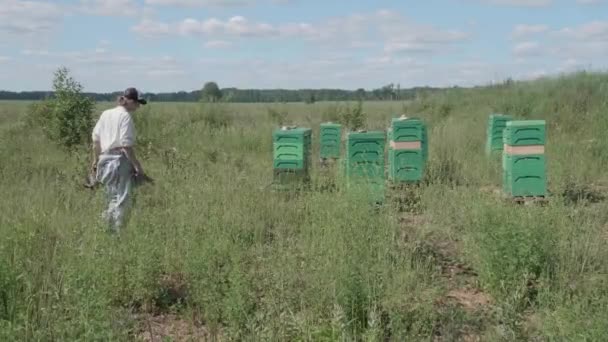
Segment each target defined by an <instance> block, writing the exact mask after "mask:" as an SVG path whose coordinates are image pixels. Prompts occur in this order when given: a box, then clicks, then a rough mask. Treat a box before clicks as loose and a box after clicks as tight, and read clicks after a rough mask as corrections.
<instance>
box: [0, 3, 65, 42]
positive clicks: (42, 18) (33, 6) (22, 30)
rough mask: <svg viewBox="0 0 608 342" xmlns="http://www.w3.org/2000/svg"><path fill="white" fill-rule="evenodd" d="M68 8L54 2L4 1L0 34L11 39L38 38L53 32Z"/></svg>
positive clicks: (1, 5)
mask: <svg viewBox="0 0 608 342" xmlns="http://www.w3.org/2000/svg"><path fill="white" fill-rule="evenodd" d="M66 14H69V11H68V9H67V8H65V7H63V6H61V5H59V4H57V3H52V2H42V1H20V0H2V2H1V3H0V34H6V35H8V36H11V37H15V36H21V35H30V36H37V35H40V34H46V33H49V32H50V31H52V30H53V29H54V28H55V27H56V26H57V25H59V24H60V23H61V21H62V19H63V16H64V15H66Z"/></svg>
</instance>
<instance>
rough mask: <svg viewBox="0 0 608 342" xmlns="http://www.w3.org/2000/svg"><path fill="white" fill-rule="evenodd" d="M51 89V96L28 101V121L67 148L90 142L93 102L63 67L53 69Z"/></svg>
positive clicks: (92, 123) (92, 124)
mask: <svg viewBox="0 0 608 342" xmlns="http://www.w3.org/2000/svg"><path fill="white" fill-rule="evenodd" d="M53 90H54V95H53V96H52V97H50V98H47V99H45V100H44V101H42V102H40V103H36V104H34V105H32V107H31V108H30V113H29V122H30V123H31V124H34V125H36V126H39V127H41V128H42V130H43V132H44V133H45V135H46V136H47V137H48V138H49V139H50V140H52V141H54V142H56V143H57V144H59V145H61V146H63V147H65V148H67V149H72V148H74V147H77V146H80V145H84V144H87V145H88V144H90V142H91V132H92V130H93V126H94V121H93V117H92V112H93V107H94V105H95V102H94V101H93V100H92V99H91V98H88V97H86V96H84V95H83V94H82V85H80V83H78V82H77V81H75V80H74V79H73V78H72V77H71V76H69V71H68V69H67V68H65V67H62V68H59V69H58V70H57V71H55V78H54V80H53Z"/></svg>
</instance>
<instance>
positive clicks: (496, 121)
mask: <svg viewBox="0 0 608 342" xmlns="http://www.w3.org/2000/svg"><path fill="white" fill-rule="evenodd" d="M511 120H513V117H512V116H511V115H504V114H490V116H489V118H488V126H487V130H486V136H487V142H486V153H487V154H492V152H494V151H502V149H503V130H504V129H505V128H506V127H507V122H509V121H511Z"/></svg>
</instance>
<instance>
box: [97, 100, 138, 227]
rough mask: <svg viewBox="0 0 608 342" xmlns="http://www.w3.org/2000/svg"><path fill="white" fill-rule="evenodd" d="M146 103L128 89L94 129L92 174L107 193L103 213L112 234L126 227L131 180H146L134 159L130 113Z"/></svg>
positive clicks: (102, 116) (133, 139) (133, 129)
mask: <svg viewBox="0 0 608 342" xmlns="http://www.w3.org/2000/svg"><path fill="white" fill-rule="evenodd" d="M146 103H147V101H146V100H145V99H143V98H142V96H141V94H140V92H139V91H138V90H137V89H135V88H127V89H126V90H125V91H124V93H123V94H122V95H121V96H120V97H119V98H118V105H117V106H116V107H114V108H112V109H108V110H106V111H104V112H103V113H102V114H101V116H100V117H99V120H98V121H97V124H96V125H95V128H94V129H93V135H92V136H93V155H94V158H93V163H92V165H91V170H92V173H93V174H95V178H96V181H98V182H99V183H101V184H103V185H104V187H105V191H106V196H107V198H106V201H107V209H106V210H105V211H104V213H103V214H102V217H103V218H104V220H105V221H106V222H107V223H108V224H109V228H110V230H111V231H113V232H115V233H118V232H120V229H121V228H122V227H123V226H124V225H125V223H126V219H127V216H128V211H129V209H130V204H131V203H130V200H131V189H132V181H133V177H134V176H135V178H136V179H145V178H146V176H145V174H144V170H143V168H142V166H141V164H140V163H139V161H138V160H137V157H136V156H135V151H134V149H133V147H134V145H135V125H134V122H133V118H132V117H131V114H132V113H134V112H135V111H136V110H137V109H138V108H139V106H140V105H145V104H146Z"/></svg>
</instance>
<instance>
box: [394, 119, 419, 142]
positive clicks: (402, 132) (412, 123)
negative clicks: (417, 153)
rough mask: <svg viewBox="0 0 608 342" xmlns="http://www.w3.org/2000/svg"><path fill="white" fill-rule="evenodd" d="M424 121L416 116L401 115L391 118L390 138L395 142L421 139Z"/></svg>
mask: <svg viewBox="0 0 608 342" xmlns="http://www.w3.org/2000/svg"><path fill="white" fill-rule="evenodd" d="M423 127H424V123H423V122H422V120H420V119H418V118H408V117H405V116H401V117H399V118H393V119H392V120H391V128H392V131H393V133H392V134H393V135H392V138H391V140H392V141H395V142H407V141H422V140H423V129H422V128H423Z"/></svg>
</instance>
